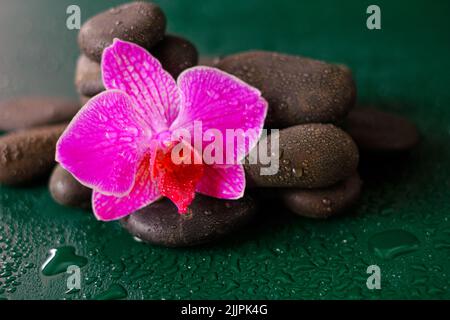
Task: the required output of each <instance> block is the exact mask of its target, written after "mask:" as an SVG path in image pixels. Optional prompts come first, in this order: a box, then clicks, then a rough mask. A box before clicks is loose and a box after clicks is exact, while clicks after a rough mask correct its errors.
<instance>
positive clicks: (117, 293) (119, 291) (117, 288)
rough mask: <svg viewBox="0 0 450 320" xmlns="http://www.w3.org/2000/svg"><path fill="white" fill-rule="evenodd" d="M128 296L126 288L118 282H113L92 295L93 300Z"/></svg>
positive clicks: (116, 298)
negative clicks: (102, 290)
mask: <svg viewBox="0 0 450 320" xmlns="http://www.w3.org/2000/svg"><path fill="white" fill-rule="evenodd" d="M127 297H128V292H127V290H126V289H125V288H124V287H122V286H121V285H120V284H113V285H112V286H111V287H109V289H108V290H106V291H104V292H102V293H100V294H99V295H97V296H95V297H94V300H118V299H125V298H127Z"/></svg>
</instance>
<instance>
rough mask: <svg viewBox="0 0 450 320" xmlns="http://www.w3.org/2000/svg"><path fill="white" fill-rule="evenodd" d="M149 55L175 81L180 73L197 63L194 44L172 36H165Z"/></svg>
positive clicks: (196, 52)
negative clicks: (157, 61) (151, 55)
mask: <svg viewBox="0 0 450 320" xmlns="http://www.w3.org/2000/svg"><path fill="white" fill-rule="evenodd" d="M151 53H152V54H153V55H154V56H155V58H157V59H158V60H159V61H160V62H161V64H162V66H163V68H164V69H165V70H166V71H167V72H169V73H170V74H171V75H172V77H174V78H175V79H176V78H177V77H178V76H179V75H180V73H181V72H183V71H184V70H186V69H188V68H191V67H193V66H195V65H197V63H198V51H197V48H196V47H195V46H194V44H192V42H190V41H189V40H186V39H184V38H181V37H178V36H174V35H167V36H166V37H165V38H164V39H163V40H162V41H161V42H160V43H158V44H157V45H156V46H155V47H154V48H153V49H152V50H151Z"/></svg>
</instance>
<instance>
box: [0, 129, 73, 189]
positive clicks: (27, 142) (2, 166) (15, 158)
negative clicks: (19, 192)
mask: <svg viewBox="0 0 450 320" xmlns="http://www.w3.org/2000/svg"><path fill="white" fill-rule="evenodd" d="M66 126H67V125H66V124H63V125H53V126H46V127H39V128H34V129H28V130H22V131H18V132H14V133H9V134H6V135H4V136H2V137H0V183H2V184H6V185H21V184H25V183H29V182H33V181H35V180H37V179H39V178H42V177H43V176H45V175H47V174H49V173H50V171H51V170H52V169H53V167H54V166H55V149H56V142H57V141H58V139H59V137H60V136H61V134H62V133H63V131H64V129H65V128H66Z"/></svg>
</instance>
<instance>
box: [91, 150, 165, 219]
mask: <svg viewBox="0 0 450 320" xmlns="http://www.w3.org/2000/svg"><path fill="white" fill-rule="evenodd" d="M150 166H151V164H150V157H149V156H145V157H144V158H143V160H142V161H141V162H140V164H139V168H138V171H137V173H136V181H135V184H134V186H133V189H132V190H131V192H130V194H128V195H127V196H124V197H115V196H107V195H103V194H101V193H99V192H96V191H94V193H93V195H92V208H93V209H94V214H95V216H96V217H97V219H98V220H101V221H112V220H118V219H121V218H123V217H125V216H128V215H129V214H131V213H133V212H135V211H137V210H139V209H141V208H143V207H145V206H148V205H150V204H151V203H153V202H155V201H156V200H158V199H159V198H160V197H161V196H160V194H159V192H158V189H157V187H156V184H155V183H153V182H152V180H151V170H150Z"/></svg>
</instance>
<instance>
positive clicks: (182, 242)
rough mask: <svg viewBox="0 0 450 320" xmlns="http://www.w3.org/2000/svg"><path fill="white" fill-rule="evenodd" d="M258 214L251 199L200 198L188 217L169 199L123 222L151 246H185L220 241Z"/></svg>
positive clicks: (124, 225)
mask: <svg viewBox="0 0 450 320" xmlns="http://www.w3.org/2000/svg"><path fill="white" fill-rule="evenodd" d="M255 213H256V204H255V202H254V200H253V199H252V198H251V197H249V196H244V198H242V199H239V200H221V199H216V198H211V197H206V196H202V195H196V197H195V199H194V201H193V202H192V204H191V205H190V207H189V213H188V214H187V215H180V214H179V213H178V210H177V207H176V206H175V205H174V204H173V203H172V202H171V201H170V200H168V199H162V200H160V201H157V202H155V203H153V204H151V205H149V206H147V207H145V208H143V209H141V210H139V211H137V212H136V213H134V214H132V215H130V216H128V217H126V218H124V219H122V220H121V223H122V226H123V227H124V228H125V229H126V230H128V232H130V233H131V234H132V235H133V236H134V237H136V238H138V239H140V240H142V241H144V242H148V243H152V244H157V245H162V246H167V247H185V246H192V245H198V244H202V243H206V242H210V241H213V240H216V239H218V238H220V237H222V236H225V235H227V234H229V233H230V232H233V231H235V230H237V229H239V228H240V227H242V226H243V225H244V224H246V223H247V222H248V221H249V220H250V219H251V218H252V217H253V216H254V214H255Z"/></svg>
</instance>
